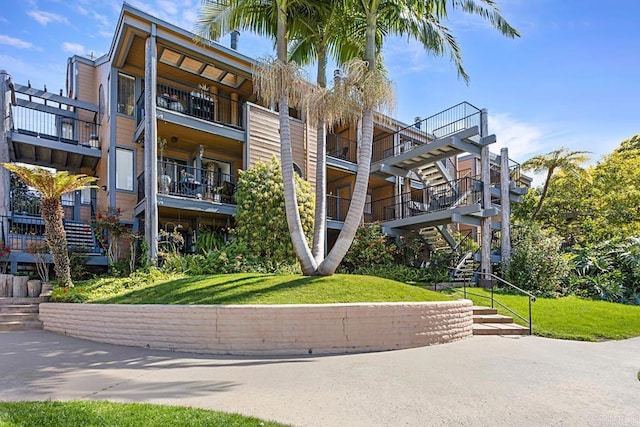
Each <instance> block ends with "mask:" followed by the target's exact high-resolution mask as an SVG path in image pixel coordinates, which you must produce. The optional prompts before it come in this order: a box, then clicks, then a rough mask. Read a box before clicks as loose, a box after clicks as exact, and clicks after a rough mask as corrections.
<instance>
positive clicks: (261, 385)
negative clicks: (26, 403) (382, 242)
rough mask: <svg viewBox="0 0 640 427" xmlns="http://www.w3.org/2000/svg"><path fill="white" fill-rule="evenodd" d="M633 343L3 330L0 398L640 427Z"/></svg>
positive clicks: (318, 421)
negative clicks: (223, 342)
mask: <svg viewBox="0 0 640 427" xmlns="http://www.w3.org/2000/svg"><path fill="white" fill-rule="evenodd" d="M638 370H640V338H634V339H630V340H626V341H617V342H601V343H583V342H573V341H560V340H551V339H545V338H537V337H522V338H503V337H474V338H471V339H467V340H463V341H459V342H455V343H452V344H445V345H438V346H432V347H423V348H416V349H410V350H401V351H393V352H384V353H369V354H358V355H345V356H326V357H317V356H314V357H295V358H282V357H274V358H251V357H225V356H208V355H206V356H205V355H194V354H188V353H173V352H166V351H153V350H144V349H139V348H128V347H117V346H111V345H107V344H99V343H93V342H89V341H84V340H80V339H76V338H69V337H65V336H60V335H56V334H52V333H49V332H2V333H0V400H43V399H54V400H67V399H106V400H113V401H122V402H150V403H162V404H173V405H185V406H195V407H201V408H208V409H217V410H223V411H229V412H239V413H242V414H247V415H254V416H258V417H261V418H266V419H272V420H276V421H280V422H284V423H290V424H293V425H296V426H453V425H455V426H459V425H473V426H484V425H505V426H516V425H517V426H528V425H535V426H549V425H563V426H567V425H580V426H584V425H593V426H602V425H616V426H618V425H623V426H640V381H638V378H637V373H638Z"/></svg>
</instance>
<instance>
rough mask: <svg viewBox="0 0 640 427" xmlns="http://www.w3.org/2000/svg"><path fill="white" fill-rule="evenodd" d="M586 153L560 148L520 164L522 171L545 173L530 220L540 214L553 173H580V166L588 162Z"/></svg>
mask: <svg viewBox="0 0 640 427" xmlns="http://www.w3.org/2000/svg"><path fill="white" fill-rule="evenodd" d="M588 153H589V152H588V151H570V150H568V149H566V148H560V149H558V150H554V151H552V152H550V153H547V154H541V155H539V156H535V157H532V158H530V159H529V160H527V161H526V162H524V163H523V164H522V169H524V170H532V171H534V172H536V173H540V172H543V171H545V170H546V171H547V175H546V177H545V180H544V185H543V187H542V193H541V194H540V200H538V205H537V206H536V208H535V210H534V211H533V214H531V219H532V220H535V219H536V217H537V216H538V214H539V213H540V209H541V208H542V203H544V200H545V198H546V197H547V192H548V191H549V184H550V182H551V178H553V175H554V173H555V172H556V171H559V170H561V171H563V172H564V173H565V174H576V173H580V172H581V171H582V170H583V169H582V168H581V166H580V165H581V164H582V163H584V162H586V161H587V160H589V156H587V155H586V154H588Z"/></svg>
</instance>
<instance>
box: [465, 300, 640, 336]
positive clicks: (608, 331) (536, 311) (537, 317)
mask: <svg viewBox="0 0 640 427" xmlns="http://www.w3.org/2000/svg"><path fill="white" fill-rule="evenodd" d="M468 290H469V291H470V292H473V293H477V294H481V295H486V296H489V295H490V292H489V291H487V290H485V289H481V288H468ZM454 295H456V296H462V291H460V292H456V293H455V294H454ZM467 297H468V298H469V299H471V300H473V302H474V303H475V304H477V305H485V306H486V305H490V304H491V302H490V301H489V300H488V299H486V298H480V297H476V296H472V295H467ZM496 300H497V301H499V302H501V303H502V304H504V305H506V306H507V307H509V308H511V309H512V310H514V311H516V312H517V313H519V314H521V315H523V316H524V317H527V313H528V304H527V298H526V297H524V296H519V295H502V294H500V295H498V294H496ZM496 307H497V308H498V311H499V313H500V314H505V315H507V316H509V315H510V313H508V312H507V311H505V310H502V309H500V307H499V306H497V305H496ZM531 307H532V308H531V312H532V314H531V317H532V319H533V333H534V335H539V336H543V337H550V338H562V339H572V340H582V341H599V340H603V339H616V340H618V339H625V338H631V337H637V336H640V307H639V306H632V305H625V304H615V303H611V302H606V301H591V300H586V299H582V298H578V297H573V296H570V297H564V298H557V299H556V298H538V299H537V300H536V302H534V303H533V304H532V306H531ZM519 323H521V324H523V322H519Z"/></svg>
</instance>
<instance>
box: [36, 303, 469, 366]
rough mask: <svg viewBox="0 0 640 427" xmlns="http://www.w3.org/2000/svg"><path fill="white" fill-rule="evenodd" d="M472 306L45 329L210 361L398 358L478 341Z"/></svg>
mask: <svg viewBox="0 0 640 427" xmlns="http://www.w3.org/2000/svg"><path fill="white" fill-rule="evenodd" d="M471 307H472V302H471V301H469V300H457V301H445V302H424V303H362V304H322V305H222V306H216V305H208V306H205V305H191V306H188V305H123V304H62V303H44V304H40V320H41V321H42V322H43V323H44V329H45V330H48V331H52V332H57V333H60V334H66V335H70V336H73V337H78V338H84V339H88V340H92V341H99V342H104V343H109V344H117V345H127V346H136V347H146V348H154V349H162V350H176V351H188V352H197V353H211V354H238V355H243V354H245V355H284V354H286V355H294V354H331V353H355V352H367V351H382V350H397V349H402V348H411V347H420V346H425V345H430V344H440V343H446V342H451V341H455V340H458V339H461V338H466V337H470V336H471V335H472V333H473V331H472V327H473V318H472V309H471Z"/></svg>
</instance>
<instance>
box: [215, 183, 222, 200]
mask: <svg viewBox="0 0 640 427" xmlns="http://www.w3.org/2000/svg"><path fill="white" fill-rule="evenodd" d="M221 191H222V187H216V188H214V189H213V201H214V202H218V203H219V202H220V200H221V198H222V196H221V195H220V192H221Z"/></svg>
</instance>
